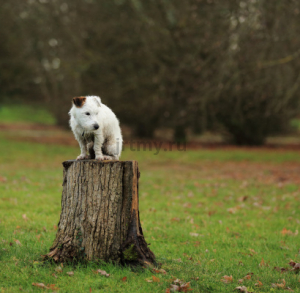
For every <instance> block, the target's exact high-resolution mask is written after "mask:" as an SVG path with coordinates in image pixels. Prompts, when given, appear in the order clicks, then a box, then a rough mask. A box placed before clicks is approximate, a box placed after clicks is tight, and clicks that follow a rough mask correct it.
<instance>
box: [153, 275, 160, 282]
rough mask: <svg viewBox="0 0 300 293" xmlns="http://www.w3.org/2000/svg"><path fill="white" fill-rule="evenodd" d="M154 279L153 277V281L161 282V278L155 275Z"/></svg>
mask: <svg viewBox="0 0 300 293" xmlns="http://www.w3.org/2000/svg"><path fill="white" fill-rule="evenodd" d="M152 279H153V282H156V283H159V282H160V279H159V278H157V277H155V276H152Z"/></svg>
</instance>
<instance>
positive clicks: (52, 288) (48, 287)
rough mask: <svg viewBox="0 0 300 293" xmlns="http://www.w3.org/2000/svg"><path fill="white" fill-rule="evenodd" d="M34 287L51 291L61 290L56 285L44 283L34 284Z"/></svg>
mask: <svg viewBox="0 0 300 293" xmlns="http://www.w3.org/2000/svg"><path fill="white" fill-rule="evenodd" d="M32 286H35V287H38V288H42V289H49V290H59V288H57V287H56V285H55V284H50V285H47V286H46V285H45V284H44V283H32Z"/></svg>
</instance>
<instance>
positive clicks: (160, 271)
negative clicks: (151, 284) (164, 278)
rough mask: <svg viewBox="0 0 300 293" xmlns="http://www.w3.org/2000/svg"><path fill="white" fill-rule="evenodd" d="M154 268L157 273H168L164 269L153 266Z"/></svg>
mask: <svg viewBox="0 0 300 293" xmlns="http://www.w3.org/2000/svg"><path fill="white" fill-rule="evenodd" d="M152 270H153V272H154V273H157V274H164V275H166V274H167V272H166V271H165V270H164V269H156V268H153V269H152Z"/></svg>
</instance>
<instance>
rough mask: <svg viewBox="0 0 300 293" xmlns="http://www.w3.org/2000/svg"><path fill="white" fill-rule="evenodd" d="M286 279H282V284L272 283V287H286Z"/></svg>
mask: <svg viewBox="0 0 300 293" xmlns="http://www.w3.org/2000/svg"><path fill="white" fill-rule="evenodd" d="M285 284H286V283H285V280H284V279H282V283H281V284H278V283H272V287H273V288H281V289H284V288H285Z"/></svg>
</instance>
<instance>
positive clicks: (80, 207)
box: [45, 160, 155, 265]
mask: <svg viewBox="0 0 300 293" xmlns="http://www.w3.org/2000/svg"><path fill="white" fill-rule="evenodd" d="M63 166H64V173H63V192H62V199H61V215H60V221H59V223H58V231H57V234H56V239H55V240H54V242H53V245H52V247H51V248H50V253H48V254H47V255H46V256H45V257H46V258H48V259H49V258H51V259H53V260H54V261H55V262H67V261H74V260H75V261H76V260H77V261H80V260H88V261H89V260H104V261H107V262H108V261H112V262H115V263H121V264H125V263H129V264H134V265H136V264H142V265H145V264H153V263H155V256H154V254H153V252H152V251H151V250H150V249H149V248H148V246H147V243H146V241H145V239H144V236H143V231H142V227H141V223H140V218H139V198H138V179H139V176H140V173H139V170H138V164H137V162H136V161H124V162H121V161H106V162H103V161H102V162H101V161H96V160H81V161H66V162H63Z"/></svg>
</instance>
